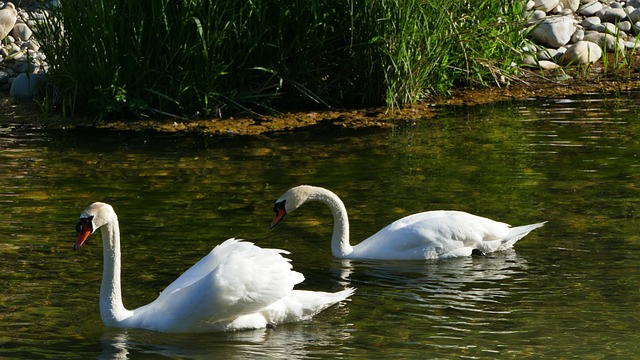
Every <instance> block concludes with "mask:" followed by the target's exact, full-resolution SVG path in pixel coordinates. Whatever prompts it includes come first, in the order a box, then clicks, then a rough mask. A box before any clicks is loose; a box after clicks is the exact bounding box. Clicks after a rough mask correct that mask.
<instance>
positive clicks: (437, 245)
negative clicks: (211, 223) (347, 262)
mask: <svg viewBox="0 0 640 360" xmlns="http://www.w3.org/2000/svg"><path fill="white" fill-rule="evenodd" d="M312 200H316V201H321V202H323V203H325V204H326V205H328V206H329V208H330V209H331V213H332V214H333V221H334V224H333V235H332V238H331V251H332V253H333V256H335V257H338V258H341V259H371V260H376V259H377V260H424V259H443V258H451V257H459V256H470V255H472V254H485V253H490V252H493V251H499V250H505V249H508V248H510V247H512V246H513V244H515V242H516V241H518V240H520V239H521V238H523V237H524V236H526V235H527V234H528V233H529V232H530V231H532V230H534V229H536V228H539V227H541V226H542V225H544V224H545V222H541V223H537V224H531V225H524V226H518V227H513V228H512V227H511V226H510V225H508V224H506V223H503V222H499V221H494V220H491V219H487V218H484V217H480V216H476V215H472V214H469V213H466V212H462V211H444V210H437V211H426V212H421V213H417V214H413V215H409V216H407V217H404V218H402V219H399V220H396V221H395V222H393V223H391V224H390V225H388V226H387V227H385V228H383V229H381V230H380V231H378V232H377V233H375V234H373V235H372V236H371V237H369V238H367V239H365V240H363V241H362V242H360V243H359V244H357V245H354V246H352V245H351V244H350V243H349V219H348V217H347V210H346V208H345V206H344V204H343V202H342V200H340V198H339V197H338V196H337V195H336V194H334V193H333V192H331V191H329V190H327V189H324V188H321V187H316V186H308V185H301V186H297V187H294V188H291V189H289V190H288V191H287V192H285V193H284V194H283V195H282V196H281V197H280V198H279V199H278V200H276V203H275V205H274V212H275V213H276V215H275V217H274V219H273V221H272V222H271V228H273V227H274V226H276V225H277V224H278V223H279V222H280V221H281V220H282V218H283V217H284V216H285V215H286V214H288V213H290V212H292V211H294V210H296V209H297V208H298V207H299V206H301V205H302V204H304V203H305V202H307V201H312Z"/></svg>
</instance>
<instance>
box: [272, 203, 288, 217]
mask: <svg viewBox="0 0 640 360" xmlns="http://www.w3.org/2000/svg"><path fill="white" fill-rule="evenodd" d="M286 202H287V200H282V201H280V202H277V203H275V205H273V212H274V213H277V212H278V210H281V211H284V213H285V214H286V213H287V210H286V209H285V208H284V203H286Z"/></svg>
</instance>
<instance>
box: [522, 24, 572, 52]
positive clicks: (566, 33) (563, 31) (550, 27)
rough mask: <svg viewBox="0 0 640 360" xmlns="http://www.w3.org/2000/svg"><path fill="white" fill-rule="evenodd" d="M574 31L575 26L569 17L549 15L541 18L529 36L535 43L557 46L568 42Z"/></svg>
mask: <svg viewBox="0 0 640 360" xmlns="http://www.w3.org/2000/svg"><path fill="white" fill-rule="evenodd" d="M575 31H576V26H575V25H574V24H573V20H572V19H571V18H569V17H567V16H550V17H547V18H545V19H544V20H542V21H541V22H540V24H539V25H538V26H536V27H535V28H534V29H533V30H532V31H531V33H530V36H531V38H532V39H533V41H535V42H536V43H537V44H540V45H544V46H549V47H555V48H557V47H560V46H563V45H565V44H566V43H568V42H569V40H571V36H572V35H573V33H574V32H575Z"/></svg>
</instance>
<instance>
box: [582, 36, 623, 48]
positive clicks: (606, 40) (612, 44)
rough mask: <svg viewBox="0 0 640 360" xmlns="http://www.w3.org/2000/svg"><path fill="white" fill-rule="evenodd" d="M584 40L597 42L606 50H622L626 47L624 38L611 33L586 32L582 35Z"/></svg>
mask: <svg viewBox="0 0 640 360" xmlns="http://www.w3.org/2000/svg"><path fill="white" fill-rule="evenodd" d="M584 40H585V41H590V42H592V43H595V44H597V45H598V46H600V47H602V48H604V49H605V50H606V51H607V52H616V51H623V50H624V49H625V48H626V47H625V43H624V40H622V39H619V38H616V37H615V36H614V35H611V34H605V33H588V34H586V35H585V36H584Z"/></svg>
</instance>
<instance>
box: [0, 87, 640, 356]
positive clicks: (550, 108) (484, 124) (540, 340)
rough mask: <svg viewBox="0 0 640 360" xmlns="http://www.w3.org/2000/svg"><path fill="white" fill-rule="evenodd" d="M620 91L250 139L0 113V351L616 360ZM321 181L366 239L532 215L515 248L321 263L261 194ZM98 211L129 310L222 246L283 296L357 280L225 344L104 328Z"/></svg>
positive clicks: (622, 230) (314, 239) (634, 124)
mask: <svg viewBox="0 0 640 360" xmlns="http://www.w3.org/2000/svg"><path fill="white" fill-rule="evenodd" d="M635 99H636V94H631V95H630V96H625V97H617V98H606V97H602V96H601V95H586V96H585V97H583V98H573V99H562V100H546V101H527V102H513V103H508V104H503V105H500V106H482V107H474V108H455V109H449V110H448V109H442V110H441V115H440V116H439V117H438V118H436V119H429V120H420V119H416V120H415V121H413V122H412V123H407V124H405V125H404V126H402V127H400V128H397V129H395V130H393V131H388V130H376V131H367V132H345V131H341V130H335V129H333V130H332V129H321V128H315V129H312V130H309V131H307V132H301V133H296V134H295V135H288V134H272V135H268V136H264V137H259V138H234V139H221V138H213V137H207V136H197V135H193V136H191V135H159V134H154V133H126V132H123V133H114V132H107V131H93V130H90V129H85V130H74V131H46V130H42V129H37V128H35V129H34V128H28V127H24V126H22V125H15V124H10V121H9V120H3V121H4V122H3V125H0V214H1V215H0V239H2V240H0V274H1V276H0V357H2V358H16V359H18V358H19V359H23V358H82V359H86V358H122V359H134V358H211V357H220V358H229V359H234V358H255V357H267V358H292V359H309V358H326V357H331V358H348V359H354V358H356V359H357V358H365V359H370V358H372V357H384V358H389V357H391V358H420V359H424V358H568V357H573V358H596V359H601V358H612V357H613V358H615V357H618V358H629V356H630V354H635V353H636V352H637V351H638V350H640V346H639V345H638V344H640V342H639V341H638V340H640V339H639V337H640V335H637V334H638V331H637V330H638V325H637V324H638V323H639V320H640V319H639V318H638V317H640V315H638V314H640V311H639V310H640V292H639V291H638V284H639V283H640V270H639V269H640V268H638V266H637V264H638V263H639V262H640V236H639V235H638V232H637V229H638V226H639V222H638V209H639V206H640V193H639V190H638V184H639V183H640V182H639V180H640V159H638V155H637V154H638V153H639V150H640V143H639V142H640V140H638V139H639V137H638V135H639V132H640V119H638V116H640V115H637V114H638V113H639V111H638V103H637V101H636V100H635ZM303 183H307V184H313V185H319V186H323V187H326V188H329V189H331V190H333V191H334V192H336V193H337V194H338V195H339V196H340V197H341V198H342V199H343V201H344V202H345V205H346V207H347V209H348V211H349V216H350V221H351V224H350V225H351V234H352V238H353V239H355V240H354V243H356V242H357V241H358V239H364V238H366V237H368V236H370V235H371V234H373V233H374V232H375V230H377V229H380V228H381V227H383V226H385V225H387V224H389V223H390V222H392V221H394V220H396V219H398V218H400V217H403V216H406V215H408V214H411V213H415V212H418V211H426V210H435V209H453V210H462V211H468V212H471V213H475V214H478V215H482V216H486V217H489V218H493V219H497V220H501V221H506V222H509V223H511V224H514V225H520V224H528V223H533V222H538V221H544V220H549V223H547V225H545V227H543V228H541V229H539V230H538V231H536V232H535V233H532V234H530V235H529V236H527V237H526V238H525V239H523V240H522V241H520V242H518V243H517V245H516V247H515V249H514V250H513V251H507V252H501V253H495V254H491V256H488V257H474V258H464V259H451V260H446V261H425V262H419V261H418V262H413V261H409V262H375V261H340V260H336V259H334V258H332V256H331V252H330V237H331V226H332V218H331V215H330V213H329V211H328V209H327V208H326V207H325V206H323V205H322V204H313V203H311V204H309V205H305V207H304V209H301V210H299V211H298V212H296V217H295V218H291V219H289V220H288V221H287V222H285V223H283V224H282V225H280V226H279V227H278V228H276V229H274V230H273V231H269V230H268V224H269V222H270V220H271V218H272V215H273V214H272V207H273V201H274V200H275V199H276V198H277V197H278V196H279V195H280V194H282V192H283V191H285V190H286V189H288V188H290V187H291V186H294V185H299V184H303ZM96 200H102V201H107V202H110V203H111V204H112V205H113V206H114V208H115V209H116V212H117V213H118V216H119V220H120V225H121V231H122V251H123V279H122V280H123V284H122V285H123V297H124V302H125V306H127V307H128V308H135V307H137V306H140V305H143V304H145V303H148V302H149V301H151V300H153V299H154V298H155V297H156V296H157V294H158V293H159V291H161V290H162V289H163V288H164V287H165V286H166V285H167V284H169V283H170V282H171V281H172V280H173V279H175V278H176V277H177V276H178V275H179V274H180V273H182V272H183V271H184V270H186V269H187V268H189V267H190V266H191V265H192V264H193V263H195V262H196V261H197V260H199V259H200V258H201V257H202V256H204V255H205V254H206V253H207V252H208V251H210V249H211V248H213V247H214V246H215V245H217V244H219V243H221V242H222V241H224V240H225V239H227V238H229V237H240V238H246V239H249V240H251V241H253V242H255V243H257V244H258V245H260V246H264V247H277V248H283V249H286V250H288V251H290V252H291V254H290V255H289V257H290V258H291V259H292V264H293V266H294V269H295V270H298V271H300V272H302V273H303V274H304V275H305V277H306V280H305V282H304V283H303V284H301V285H302V288H304V289H309V290H324V291H336V290H339V289H342V288H344V287H347V286H353V287H356V288H357V291H356V294H355V295H354V296H353V298H352V299H351V300H350V301H348V302H346V303H344V304H342V305H341V306H339V307H334V308H331V309H329V310H327V311H325V312H323V313H321V314H320V315H318V316H317V317H316V318H314V319H313V320H311V321H307V322H303V323H300V324H287V325H280V326H278V328H277V329H275V330H273V329H264V330H258V331H249V332H237V333H229V334H197V335H192V334H190V335H167V334H158V333H154V332H148V331H140V330H132V329H109V328H104V327H103V326H102V324H101V321H100V318H99V314H98V289H99V285H100V277H101V271H102V249H101V248H100V242H99V237H98V238H93V240H89V242H88V243H87V244H86V245H85V246H83V248H82V249H81V250H80V251H78V252H74V251H73V250H72V245H73V242H74V238H75V233H74V225H75V221H76V220H77V217H78V216H79V214H80V212H81V211H82V209H84V208H85V207H86V206H87V205H88V204H90V203H91V202H93V201H96Z"/></svg>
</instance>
